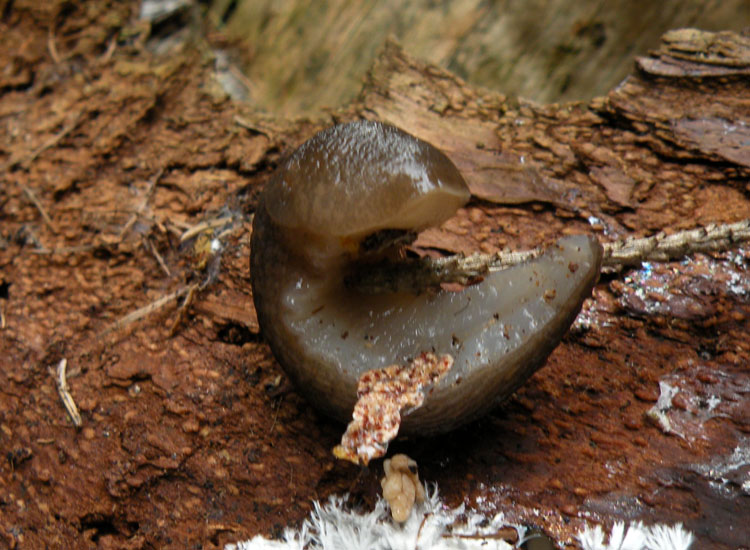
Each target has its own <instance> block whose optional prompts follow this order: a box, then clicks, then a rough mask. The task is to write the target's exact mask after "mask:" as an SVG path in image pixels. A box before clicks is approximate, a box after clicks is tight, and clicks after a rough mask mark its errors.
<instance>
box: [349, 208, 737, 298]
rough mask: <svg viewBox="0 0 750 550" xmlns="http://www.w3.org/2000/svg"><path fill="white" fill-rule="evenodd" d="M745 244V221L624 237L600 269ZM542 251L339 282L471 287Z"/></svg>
mask: <svg viewBox="0 0 750 550" xmlns="http://www.w3.org/2000/svg"><path fill="white" fill-rule="evenodd" d="M749 241H750V219H747V220H743V221H741V222H737V223H730V224H710V225H707V226H705V227H698V228H695V229H688V230H686V231H679V232H677V233H673V234H672V235H666V234H665V233H663V232H660V233H658V234H656V235H653V236H651V237H644V238H633V237H631V238H627V239H623V240H620V241H614V242H611V243H604V244H603V245H602V246H603V248H604V258H603V261H602V266H603V267H623V266H630V265H639V264H640V263H641V262H667V261H670V260H675V259H679V258H682V257H684V256H687V255H689V254H695V253H696V252H718V251H722V250H729V249H730V248H733V247H735V246H737V245H739V244H741V243H743V242H749ZM541 253H542V249H540V248H535V249H532V250H525V251H519V252H507V251H501V252H497V253H495V254H472V255H470V256H466V257H464V256H463V255H457V256H447V257H445V258H438V259H434V260H433V259H431V258H420V259H418V260H408V261H402V262H384V263H379V264H374V265H371V264H368V265H364V266H362V268H361V269H360V270H357V271H355V272H353V273H352V274H350V275H349V276H348V277H347V278H346V280H345V283H346V285H347V286H349V287H351V288H355V289H357V290H359V291H361V292H365V293H368V294H378V293H382V292H412V293H420V292H422V291H424V290H426V289H430V288H438V287H439V286H440V284H441V283H459V284H462V285H467V284H471V283H472V282H476V281H477V280H480V279H481V278H482V277H484V276H485V275H487V273H490V272H492V271H499V270H500V269H503V268H506V267H509V266H512V265H515V264H518V263H522V262H525V261H527V260H530V259H532V258H534V257H536V256H538V255H540V254H541Z"/></svg>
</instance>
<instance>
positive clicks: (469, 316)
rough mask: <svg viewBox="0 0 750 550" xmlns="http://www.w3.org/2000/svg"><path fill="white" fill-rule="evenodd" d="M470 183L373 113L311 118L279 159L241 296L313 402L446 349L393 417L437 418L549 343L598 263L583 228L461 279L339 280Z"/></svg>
mask: <svg viewBox="0 0 750 550" xmlns="http://www.w3.org/2000/svg"><path fill="white" fill-rule="evenodd" d="M469 196H470V194H469V190H468V188H467V186H466V183H465V182H464V179H463V178H462V176H461V174H460V173H459V171H458V169H457V168H456V167H455V166H454V165H453V163H452V162H451V161H450V160H449V159H448V157H446V156H445V155H444V154H443V153H441V152H440V151H438V150H437V149H435V148H434V147H433V146H431V145H430V144H428V143H426V142H424V141H422V140H419V139H417V138H415V137H414V136H411V135H410V134H407V133H405V132H403V131H401V130H399V129H397V128H394V127H392V126H388V125H385V124H381V123H378V122H368V121H359V122H353V123H349V124H342V125H337V126H333V127H331V128H328V129H326V130H323V131H322V132H320V133H318V134H316V135H315V136H313V137H312V138H311V139H310V140H309V141H307V142H306V143H304V144H303V145H302V146H300V147H299V148H298V149H297V150H296V151H295V152H294V153H292V155H291V156H290V157H289V158H288V159H287V160H286V161H284V162H283V163H282V164H281V165H280V166H279V167H278V169H277V170H276V172H275V173H274V175H273V177H272V179H271V180H270V182H269V183H268V185H267V186H266V189H265V190H264V192H263V194H262V195H261V197H260V201H259V204H258V207H257V210H256V213H255V220H254V222H253V235H252V243H251V246H252V253H251V276H252V285H253V299H254V301H255V307H256V309H257V312H258V320H259V323H260V326H261V328H262V331H263V334H264V335H265V337H266V339H267V340H268V343H269V345H270V346H271V349H272V351H273V353H274V355H275V356H276V358H277V359H278V361H279V363H280V364H281V366H282V367H283V368H284V370H285V371H286V372H287V374H288V375H289V377H290V378H291V379H292V381H293V382H294V383H295V385H296V387H297V388H298V390H299V391H300V392H301V393H302V394H304V395H305V396H306V397H307V398H308V399H309V400H310V401H311V402H312V403H313V404H314V405H316V406H317V407H318V408H319V409H321V410H322V411H324V412H325V413H327V414H329V415H331V416H333V417H335V418H338V419H340V420H342V421H348V420H350V419H351V416H352V412H353V410H354V407H355V402H356V401H357V394H358V385H359V384H360V378H361V377H362V375H363V374H364V373H366V372H367V371H372V370H374V369H383V368H385V367H390V366H393V365H401V366H407V367H408V366H409V365H412V364H413V363H414V360H415V359H417V358H420V357H424V354H426V353H430V354H434V356H435V357H443V356H450V358H451V359H452V367H450V369H449V370H448V371H447V372H446V373H443V374H442V375H441V376H440V377H437V378H434V377H433V378H429V377H428V378H427V379H424V380H417V383H416V390H415V391H421V392H424V399H423V400H421V406H418V407H415V406H414V405H413V404H410V403H411V402H408V403H407V405H406V406H407V407H410V408H408V409H407V410H404V411H401V412H402V418H400V423H401V424H400V428H399V427H398V426H397V430H399V431H400V433H409V434H434V433H438V432H445V431H448V430H451V429H454V428H456V427H458V426H460V425H462V424H464V423H466V422H469V421H471V420H473V419H476V418H478V417H480V416H481V415H483V414H485V413H486V412H488V411H489V410H490V409H492V408H493V407H494V406H495V405H497V404H498V403H499V402H501V401H502V400H503V399H505V398H507V397H508V396H509V395H510V394H511V393H512V392H513V391H515V389H516V388H518V386H520V385H521V384H522V383H523V382H524V381H525V380H526V379H528V378H529V377H530V376H531V375H532V374H533V373H534V372H535V371H536V370H537V369H538V368H539V367H540V366H541V365H542V363H543V362H544V360H545V359H546V357H547V356H548V355H549V353H550V352H551V351H552V350H553V349H554V348H555V346H556V345H557V344H558V343H559V341H560V339H561V338H562V336H563V335H564V334H565V332H566V331H567V329H568V327H569V326H570V324H571V323H572V321H573V319H574V318H575V316H576V314H577V313H578V311H579V309H580V307H581V304H582V303H583V300H584V299H585V298H586V297H587V296H588V295H589V293H590V291H591V288H592V286H593V285H594V283H595V282H596V279H597V277H598V274H599V267H600V263H601V246H600V245H599V243H598V241H597V240H596V239H595V238H594V237H590V236H585V235H578V236H571V237H565V238H562V239H560V240H559V241H558V242H557V243H556V244H555V245H553V246H551V247H550V248H548V249H547V250H546V251H545V253H544V254H542V255H541V256H539V257H537V258H535V259H533V260H530V261H528V262H525V263H522V264H519V265H516V266H513V267H510V268H507V269H504V270H501V271H497V272H493V273H489V274H488V275H487V276H485V277H484V279H483V280H482V281H481V282H479V283H477V284H474V285H471V286H468V287H466V288H464V289H463V290H462V291H460V292H449V291H446V290H437V291H431V292H421V293H413V292H386V293H380V294H375V295H372V294H365V293H363V292H361V291H360V290H357V289H355V288H352V287H350V286H349V285H347V284H346V283H345V280H346V279H347V276H349V275H350V274H351V273H352V272H353V271H354V270H361V269H362V267H363V266H367V264H368V263H373V262H378V261H382V260H383V259H395V258H398V252H399V249H400V247H401V246H402V244H403V243H404V242H405V241H408V240H409V239H413V237H414V235H416V233H418V232H419V231H421V230H423V229H425V228H427V227H430V226H435V225H438V224H441V223H442V222H444V221H445V220H447V219H448V218H449V217H451V216H452V215H453V214H454V213H455V212H456V211H457V210H458V208H460V207H461V206H463V205H464V204H465V203H466V202H467V201H468V199H469ZM365 269H366V267H365ZM439 363H440V362H439V361H438V363H436V364H439ZM399 372H401V371H399ZM410 376H411V375H410ZM407 378H408V377H407ZM412 389H414V388H412ZM386 443H387V442H386ZM357 452H358V451H357V450H356V449H355V450H354V453H355V454H356V453H357ZM381 454H382V453H381V452H378V453H375V454H374V455H371V456H380V455H381ZM369 456H370V455H367V453H365V456H364V457H363V461H366V460H367V458H368V457H369Z"/></svg>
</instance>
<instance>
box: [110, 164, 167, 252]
mask: <svg viewBox="0 0 750 550" xmlns="http://www.w3.org/2000/svg"><path fill="white" fill-rule="evenodd" d="M162 174H164V168H159V170H158V171H157V172H156V174H154V176H153V177H152V178H151V180H149V182H148V188H147V189H146V194H145V195H144V196H143V200H142V201H141V204H140V205H139V206H138V208H136V210H135V212H133V214H132V215H131V216H130V218H129V219H128V221H127V222H126V223H125V225H124V226H123V228H122V229H121V230H120V234H119V235H118V237H119V238H120V239H122V237H123V236H124V235H125V233H127V232H128V231H129V230H130V228H131V227H133V224H134V223H135V221H136V220H137V219H138V216H140V215H141V213H142V212H143V211H144V210H145V209H146V205H147V204H148V201H149V199H151V195H153V193H154V188H155V187H156V184H157V182H158V181H159V180H160V179H161V176H162Z"/></svg>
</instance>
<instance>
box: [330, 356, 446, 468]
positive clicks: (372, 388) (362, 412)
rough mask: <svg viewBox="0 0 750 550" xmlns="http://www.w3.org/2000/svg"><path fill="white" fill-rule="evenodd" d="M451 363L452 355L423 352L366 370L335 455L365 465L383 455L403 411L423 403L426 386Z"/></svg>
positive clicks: (431, 384)
mask: <svg viewBox="0 0 750 550" xmlns="http://www.w3.org/2000/svg"><path fill="white" fill-rule="evenodd" d="M452 366H453V357H451V356H450V355H441V356H439V357H438V356H437V355H435V354H434V353H422V354H420V355H419V357H417V358H416V359H414V360H413V361H410V362H409V363H408V364H406V365H391V366H389V367H385V368H382V369H373V370H369V371H367V372H365V373H364V374H363V375H362V376H361V377H360V379H359V384H358V386H357V397H358V400H357V404H356V405H355V406H354V412H353V413H352V419H353V420H352V421H351V422H350V423H349V425H348V426H347V428H346V433H345V434H344V436H343V437H342V438H341V444H340V445H337V446H336V447H334V449H333V454H334V455H335V456H336V458H340V459H343V460H348V461H350V462H353V463H355V464H362V465H365V466H366V465H367V464H368V463H369V462H370V460H372V459H373V458H379V457H381V456H384V455H385V453H386V451H387V450H388V443H389V442H390V441H391V440H392V439H393V438H395V437H396V435H398V429H399V427H400V426H401V411H404V410H406V411H408V412H411V411H413V410H414V409H416V408H418V407H420V406H422V404H423V403H424V400H425V393H424V392H425V389H428V388H431V387H432V386H434V385H435V384H437V383H438V382H439V381H440V380H441V379H442V378H443V377H444V376H445V375H446V374H448V371H449V370H450V369H451V367H452ZM408 412H407V414H408Z"/></svg>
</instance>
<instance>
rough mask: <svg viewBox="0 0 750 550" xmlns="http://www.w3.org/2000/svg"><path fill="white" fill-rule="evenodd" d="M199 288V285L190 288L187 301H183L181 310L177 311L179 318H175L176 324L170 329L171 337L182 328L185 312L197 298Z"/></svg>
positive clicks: (186, 297)
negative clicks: (196, 293)
mask: <svg viewBox="0 0 750 550" xmlns="http://www.w3.org/2000/svg"><path fill="white" fill-rule="evenodd" d="M198 286H199V285H192V286H191V287H190V289H189V290H188V293H187V296H185V299H184V300H183V301H182V305H181V306H180V309H178V310H177V317H176V318H175V320H174V323H172V326H171V327H170V328H169V336H170V337H172V336H174V335H175V334H176V333H177V329H178V328H179V327H180V324H182V320H183V319H184V318H185V312H186V311H187V309H188V308H189V307H190V305H191V304H192V303H193V298H195V292H196V290H198Z"/></svg>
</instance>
